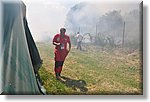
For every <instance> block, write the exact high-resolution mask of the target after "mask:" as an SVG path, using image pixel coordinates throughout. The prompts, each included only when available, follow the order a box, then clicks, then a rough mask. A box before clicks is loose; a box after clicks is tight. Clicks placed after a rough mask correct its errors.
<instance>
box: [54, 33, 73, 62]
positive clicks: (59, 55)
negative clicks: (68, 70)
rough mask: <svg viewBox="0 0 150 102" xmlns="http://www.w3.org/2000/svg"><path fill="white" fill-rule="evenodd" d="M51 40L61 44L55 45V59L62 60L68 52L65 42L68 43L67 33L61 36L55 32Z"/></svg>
mask: <svg viewBox="0 0 150 102" xmlns="http://www.w3.org/2000/svg"><path fill="white" fill-rule="evenodd" d="M53 42H56V43H60V44H61V45H59V46H56V47H55V60H56V61H64V60H65V57H66V56H67V54H68V50H67V43H70V38H69V36H68V35H66V34H65V35H64V36H61V35H60V34H56V35H55V36H54V38H53Z"/></svg>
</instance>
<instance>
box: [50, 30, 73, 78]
mask: <svg viewBox="0 0 150 102" xmlns="http://www.w3.org/2000/svg"><path fill="white" fill-rule="evenodd" d="M65 32H66V29H65V28H61V29H60V34H56V35H55V36H54V38H53V45H55V50H54V53H55V58H54V60H55V68H54V70H55V75H56V78H57V79H58V80H60V79H61V77H60V74H61V71H62V67H63V63H64V61H65V58H66V57H67V55H68V53H69V52H70V50H71V42H70V38H69V36H68V35H66V34H65ZM68 44H69V48H68V47H67V45H68ZM67 48H68V49H67Z"/></svg>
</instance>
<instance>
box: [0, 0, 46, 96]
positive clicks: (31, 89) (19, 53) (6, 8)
mask: <svg viewBox="0 0 150 102" xmlns="http://www.w3.org/2000/svg"><path fill="white" fill-rule="evenodd" d="M0 16H2V34H1V36H2V37H1V38H2V46H1V47H2V50H1V56H2V68H1V71H2V72H1V74H2V75H1V80H2V81H1V82H2V84H1V85H2V89H1V90H2V94H44V93H45V91H44V92H43V91H42V90H41V87H42V84H41V80H40V77H39V74H38V70H39V68H40V66H41V65H42V60H41V57H40V55H39V52H38V49H37V47H36V44H35V42H34V39H33V38H32V35H31V32H30V30H29V27H28V23H27V20H26V6H25V4H24V3H23V2H22V1H20V0H17V1H15V2H4V1H3V2H2V15H0Z"/></svg>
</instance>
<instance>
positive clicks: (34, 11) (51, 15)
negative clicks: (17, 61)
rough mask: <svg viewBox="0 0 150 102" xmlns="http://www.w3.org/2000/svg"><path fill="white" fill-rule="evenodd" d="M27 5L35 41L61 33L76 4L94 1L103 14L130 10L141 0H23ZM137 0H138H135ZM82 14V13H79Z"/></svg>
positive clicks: (136, 6)
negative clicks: (71, 9) (69, 13)
mask: <svg viewBox="0 0 150 102" xmlns="http://www.w3.org/2000/svg"><path fill="white" fill-rule="evenodd" d="M23 1H24V3H25V4H26V7H27V20H28V24H29V27H30V30H31V32H32V35H33V37H34V39H35V41H41V40H43V39H45V38H49V37H53V36H54V34H56V33H59V29H60V28H61V27H63V26H64V23H65V19H66V14H67V13H68V11H69V9H70V8H71V7H73V6H74V5H75V4H77V3H80V2H83V1H86V2H89V3H93V4H94V5H95V6H94V7H95V8H96V9H97V10H98V11H99V12H101V14H103V13H106V12H107V11H110V10H113V9H116V10H121V13H125V12H128V11H130V10H133V9H137V8H138V3H139V1H141V0H134V2H132V1H131V0H130V4H129V3H128V1H129V0H124V1H122V2H120V3H121V4H120V3H118V2H119V1H118V2H117V1H116V0H115V1H116V2H115V3H114V2H112V1H114V0H106V1H111V3H110V2H109V3H108V2H107V3H102V2H100V0H23ZM135 1H136V2H135ZM137 1H138V2H137ZM78 16H80V15H78Z"/></svg>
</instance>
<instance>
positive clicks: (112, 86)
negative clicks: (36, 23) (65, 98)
mask: <svg viewBox="0 0 150 102" xmlns="http://www.w3.org/2000/svg"><path fill="white" fill-rule="evenodd" d="M37 46H38V49H39V51H40V55H41V57H42V59H43V61H44V63H43V65H42V67H41V69H40V71H39V73H40V76H41V79H42V80H43V82H44V87H45V88H46V90H47V94H142V92H143V91H142V86H143V83H142V73H141V71H142V68H141V60H140V56H139V53H138V52H136V53H135V54H134V55H132V54H128V53H126V52H123V51H118V50H116V51H115V50H114V51H102V50H100V49H99V50H97V48H95V46H88V47H89V48H88V49H89V50H86V51H78V50H76V49H72V50H71V52H70V53H69V55H68V56H67V58H66V60H65V63H64V66H63V70H62V75H63V76H65V77H67V78H68V80H67V81H66V83H62V82H60V81H58V80H56V79H55V77H54V60H53V59H54V53H53V51H54V46H52V44H50V43H37ZM80 80H82V81H81V83H80Z"/></svg>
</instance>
